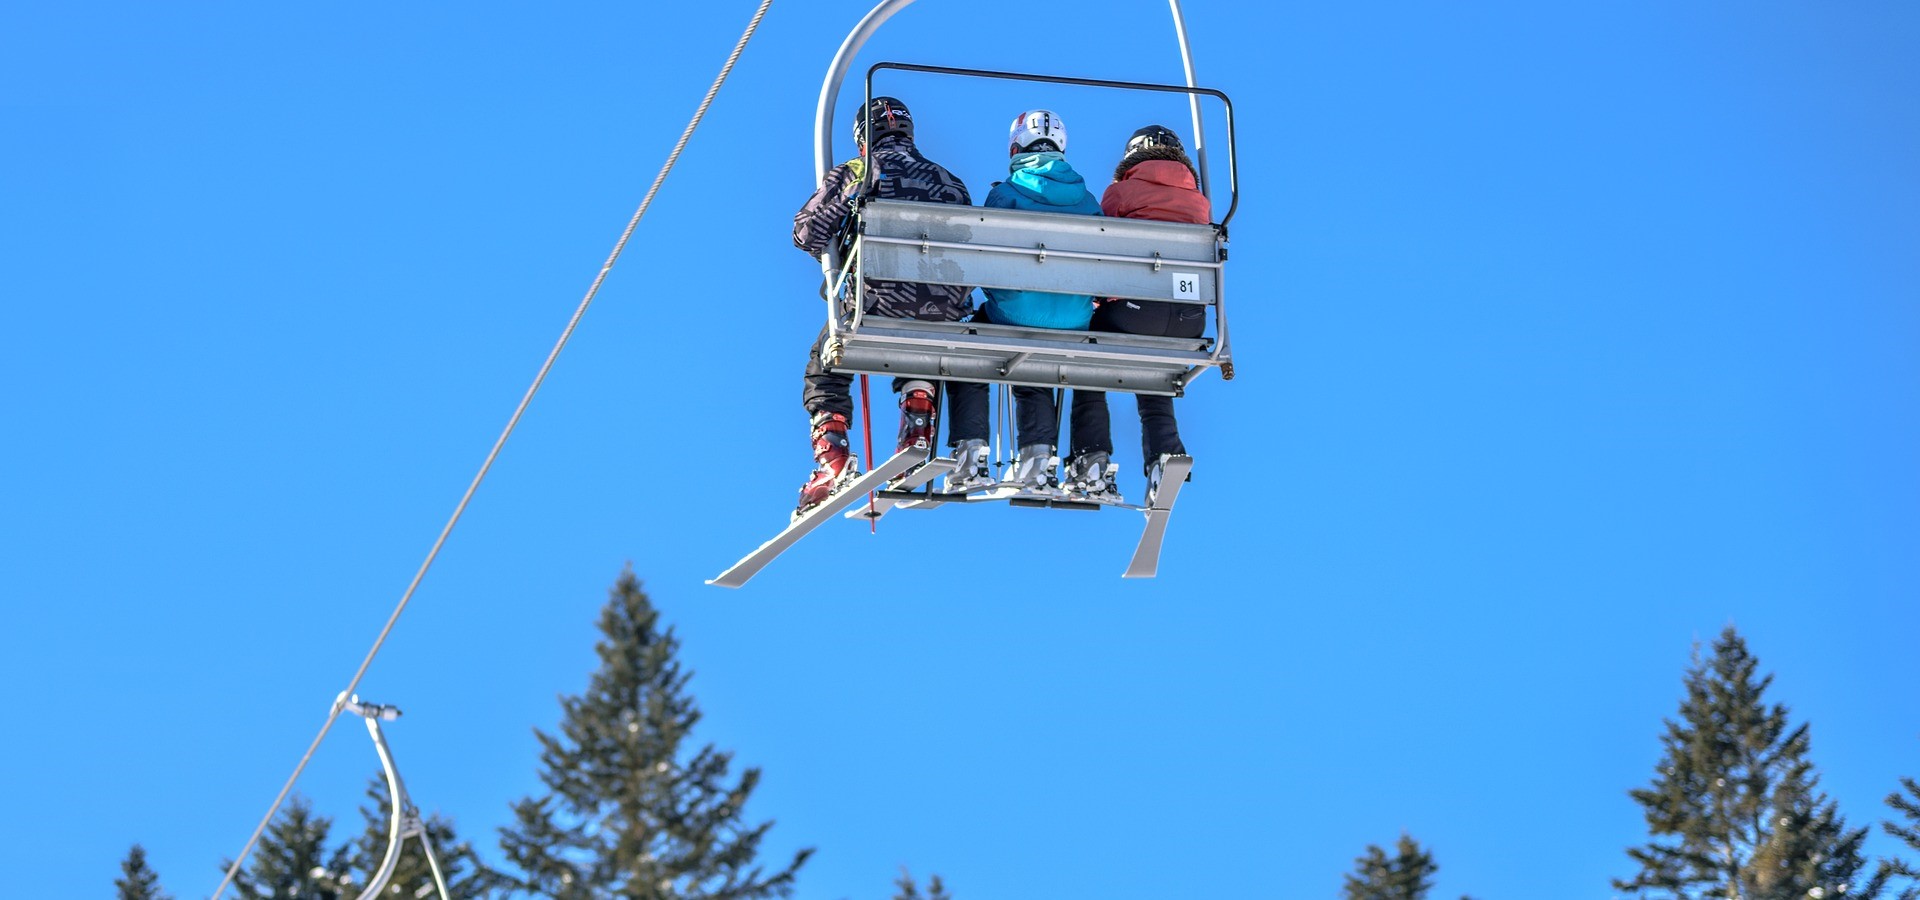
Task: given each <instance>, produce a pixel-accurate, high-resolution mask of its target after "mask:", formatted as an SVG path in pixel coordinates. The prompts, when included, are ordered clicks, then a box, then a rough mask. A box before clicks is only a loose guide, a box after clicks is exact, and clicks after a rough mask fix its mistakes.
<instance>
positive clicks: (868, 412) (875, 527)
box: [860, 374, 880, 534]
mask: <svg viewBox="0 0 1920 900" xmlns="http://www.w3.org/2000/svg"><path fill="white" fill-rule="evenodd" d="M860 434H861V435H862V437H863V439H864V440H865V441H866V451H867V468H868V469H872V468H873V411H872V409H870V408H869V407H868V406H867V376H866V375H865V374H862V375H861V376H860ZM867 533H868V534H879V533H880V520H879V519H878V518H876V517H875V516H874V511H873V492H872V491H868V492H867Z"/></svg>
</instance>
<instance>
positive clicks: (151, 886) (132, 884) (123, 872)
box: [113, 844, 173, 900]
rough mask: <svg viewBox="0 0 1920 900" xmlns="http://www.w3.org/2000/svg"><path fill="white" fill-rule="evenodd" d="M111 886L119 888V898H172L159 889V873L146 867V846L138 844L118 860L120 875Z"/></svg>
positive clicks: (132, 899) (169, 899)
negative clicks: (125, 856) (124, 857)
mask: <svg viewBox="0 0 1920 900" xmlns="http://www.w3.org/2000/svg"><path fill="white" fill-rule="evenodd" d="M113 886H114V887H116V888H118V889H119V894H118V895H117V896H118V897H119V900H173V898H172V897H171V896H169V895H168V894H167V892H165V891H162V890H160V873H158V872H155V871H154V870H152V869H150V868H148V867H147V848H145V847H142V846H140V845H139V844H135V845H133V849H131V850H128V851H127V858H126V859H123V860H121V861H120V877H119V878H118V879H115V881H114V882H113Z"/></svg>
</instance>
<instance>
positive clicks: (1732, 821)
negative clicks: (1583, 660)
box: [1613, 626, 1866, 900]
mask: <svg viewBox="0 0 1920 900" xmlns="http://www.w3.org/2000/svg"><path fill="white" fill-rule="evenodd" d="M1758 670H1759V662H1758V660H1756V659H1755V658H1754V657H1753V655H1752V654H1750V653H1749V652H1748V651H1747V644H1746V641H1744V640H1742V639H1741V637H1740V635H1739V634H1738V633H1736V632H1735V631H1734V629H1733V628H1732V627H1731V626H1729V627H1728V628H1727V629H1726V631H1724V632H1722V633H1721V635H1720V638H1719V640H1717V641H1715V642H1714V645H1713V654H1712V656H1711V657H1710V658H1709V659H1707V660H1705V661H1701V660H1700V659H1699V656H1698V653H1697V651H1696V653H1695V658H1694V664H1693V665H1692V666H1691V667H1689V668H1688V670H1687V674H1686V678H1685V684H1686V697H1685V699H1683V700H1682V701H1681V703H1680V716H1679V719H1678V720H1677V721H1676V720H1673V719H1669V720H1667V723H1666V725H1667V730H1666V734H1664V735H1662V736H1661V739H1660V741H1661V744H1662V746H1663V747H1664V752H1663V754H1662V757H1661V760H1660V763H1659V765H1658V766H1657V767H1656V770H1655V774H1654V779H1653V784H1652V785H1651V786H1650V787H1647V788H1645V789H1640V790H1635V791H1632V792H1631V795H1632V797H1633V799H1634V801H1635V802H1637V803H1639V804H1640V805H1641V806H1642V807H1643V808H1644V809H1645V810H1646V819H1647V827H1648V830H1649V831H1650V832H1651V835H1652V838H1653V839H1652V840H1651V841H1649V842H1648V843H1647V844H1646V845H1645V846H1642V847H1636V848H1632V849H1629V850H1628V851H1627V855H1629V856H1630V857H1632V858H1633V861H1634V862H1635V863H1636V864H1637V865H1638V866H1639V871H1638V872H1637V873H1635V874H1634V876H1633V877H1632V878H1626V879H1615V880H1614V882H1613V884H1614V887H1615V888H1618V889H1619V890H1622V891H1626V892H1629V893H1635V894H1646V895H1649V896H1653V897H1659V898H1662V900H1665V898H1669V897H1671V898H1674V900H1694V898H1708V897H1711V898H1724V900H1788V898H1792V900H1801V898H1808V897H1812V898H1820V897H1828V898H1837V897H1841V896H1849V897H1861V896H1862V892H1861V890H1860V888H1861V887H1863V886H1864V885H1862V884H1861V881H1862V880H1863V879H1861V877H1860V876H1862V875H1863V874H1864V873H1863V872H1862V871H1861V870H1862V868H1863V867H1864V866H1865V863H1866V861H1865V859H1864V857H1863V856H1862V855H1861V850H1860V847H1861V843H1862V841H1863V840H1864V839H1865V838H1866V829H1864V828H1860V829H1855V830H1851V831H1849V830H1848V829H1847V827H1846V822H1845V821H1844V820H1843V819H1842V818H1841V817H1840V813H1839V810H1838V807H1837V804H1835V803H1833V802H1832V801H1830V800H1828V799H1827V797H1826V795H1825V794H1822V793H1820V792H1819V790H1818V784H1819V777H1818V776H1817V775H1815V774H1814V770H1813V764H1812V763H1811V762H1810V761H1808V759H1807V754H1808V751H1809V747H1810V739H1809V738H1808V732H1807V726H1806V725H1805V724H1802V725H1800V726H1799V727H1790V725H1789V722H1788V721H1787V709H1786V707H1785V706H1782V705H1779V704H1772V705H1769V704H1768V703H1767V702H1766V700H1765V698H1764V696H1763V695H1764V694H1765V693H1766V690H1767V688H1768V686H1770V685H1771V684H1772V683H1773V676H1771V675H1767V676H1758V675H1757V674H1756V673H1757V672H1758Z"/></svg>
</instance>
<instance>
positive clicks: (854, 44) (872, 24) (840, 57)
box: [813, 0, 913, 184]
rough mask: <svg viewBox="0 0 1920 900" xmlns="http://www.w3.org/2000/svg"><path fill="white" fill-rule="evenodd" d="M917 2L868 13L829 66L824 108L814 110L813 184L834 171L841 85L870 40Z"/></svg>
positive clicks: (886, 2)
mask: <svg viewBox="0 0 1920 900" xmlns="http://www.w3.org/2000/svg"><path fill="white" fill-rule="evenodd" d="M912 2H913V0H880V5H879V6H876V7H874V8H873V11H872V12H869V13H867V16H866V18H864V19H861V20H860V24H858V25H855V26H853V31H852V32H851V33H849V34H848V35H847V39H846V40H845V41H843V42H841V44H840V52H838V53H836V54H834V56H833V62H832V64H830V65H828V66H827V78H826V81H825V82H823V83H822V84H821V85H820V105H819V106H818V107H816V108H815V110H814V115H815V119H814V123H813V182H814V183H815V184H819V183H820V182H821V181H823V180H825V179H826V177H827V170H828V169H831V168H833V165H834V160H833V107H834V104H836V103H838V102H839V100H840V82H842V81H844V80H846V77H847V69H848V68H850V67H852V65H853V58H854V57H855V56H856V55H858V54H859V53H860V48H861V47H862V46H864V45H865V44H866V43H867V38H870V37H873V33H874V32H876V31H879V30H880V26H881V24H883V23H885V22H886V21H887V20H888V19H890V18H893V14H894V13H897V12H899V11H900V10H902V9H905V8H906V6H907V4H909V3H912Z"/></svg>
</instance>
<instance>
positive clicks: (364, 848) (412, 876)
mask: <svg viewBox="0 0 1920 900" xmlns="http://www.w3.org/2000/svg"><path fill="white" fill-rule="evenodd" d="M367 799H368V800H371V801H372V805H370V806H362V807H360V816H361V818H362V819H364V820H365V822H366V830H364V831H362V832H361V834H360V837H358V838H356V839H355V840H354V842H353V846H352V848H350V856H349V857H348V860H347V863H348V865H349V866H350V868H351V871H352V872H353V873H354V875H355V880H356V883H358V884H360V885H362V886H364V885H367V884H369V883H371V882H372V880H373V876H374V874H375V873H377V872H378V871H379V870H380V863H381V861H382V860H385V859H386V856H387V845H388V844H390V843H392V839H393V838H392V836H393V830H392V829H393V820H392V816H393V801H392V798H391V797H390V796H389V794H388V791H387V779H386V778H385V777H383V776H380V775H375V776H374V777H373V781H372V783H370V784H368V785H367ZM422 824H424V825H425V826H426V829H427V838H428V839H429V840H431V841H433V850H434V855H435V857H436V858H438V859H439V860H440V874H441V875H443V876H444V877H445V878H446V879H447V892H448V897H447V898H446V900H485V898H488V897H495V896H504V895H505V893H506V889H507V888H508V886H509V884H510V881H509V879H507V878H506V877H505V876H503V875H501V874H499V873H497V872H494V871H493V870H491V869H489V868H487V866H486V864H485V863H483V862H481V861H480V858H479V857H478V856H476V855H475V854H474V852H473V845H471V844H468V843H467V842H465V841H462V840H460V838H459V836H458V835H457V834H455V832H454V827H453V823H452V822H449V821H447V820H445V819H442V818H441V817H439V816H437V815H434V816H427V817H425V818H424V819H423V820H422ZM387 885H388V889H389V890H390V891H393V892H397V893H399V894H400V895H402V896H407V897H426V896H433V895H434V892H435V888H434V884H433V870H432V868H431V867H429V866H428V865H427V857H426V854H424V853H422V852H421V850H420V839H419V838H418V837H410V838H407V839H406V841H405V842H404V843H403V844H402V845H401V849H400V860H399V862H398V864H397V865H395V867H394V870H393V876H392V877H391V878H389V879H388V881H387Z"/></svg>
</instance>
